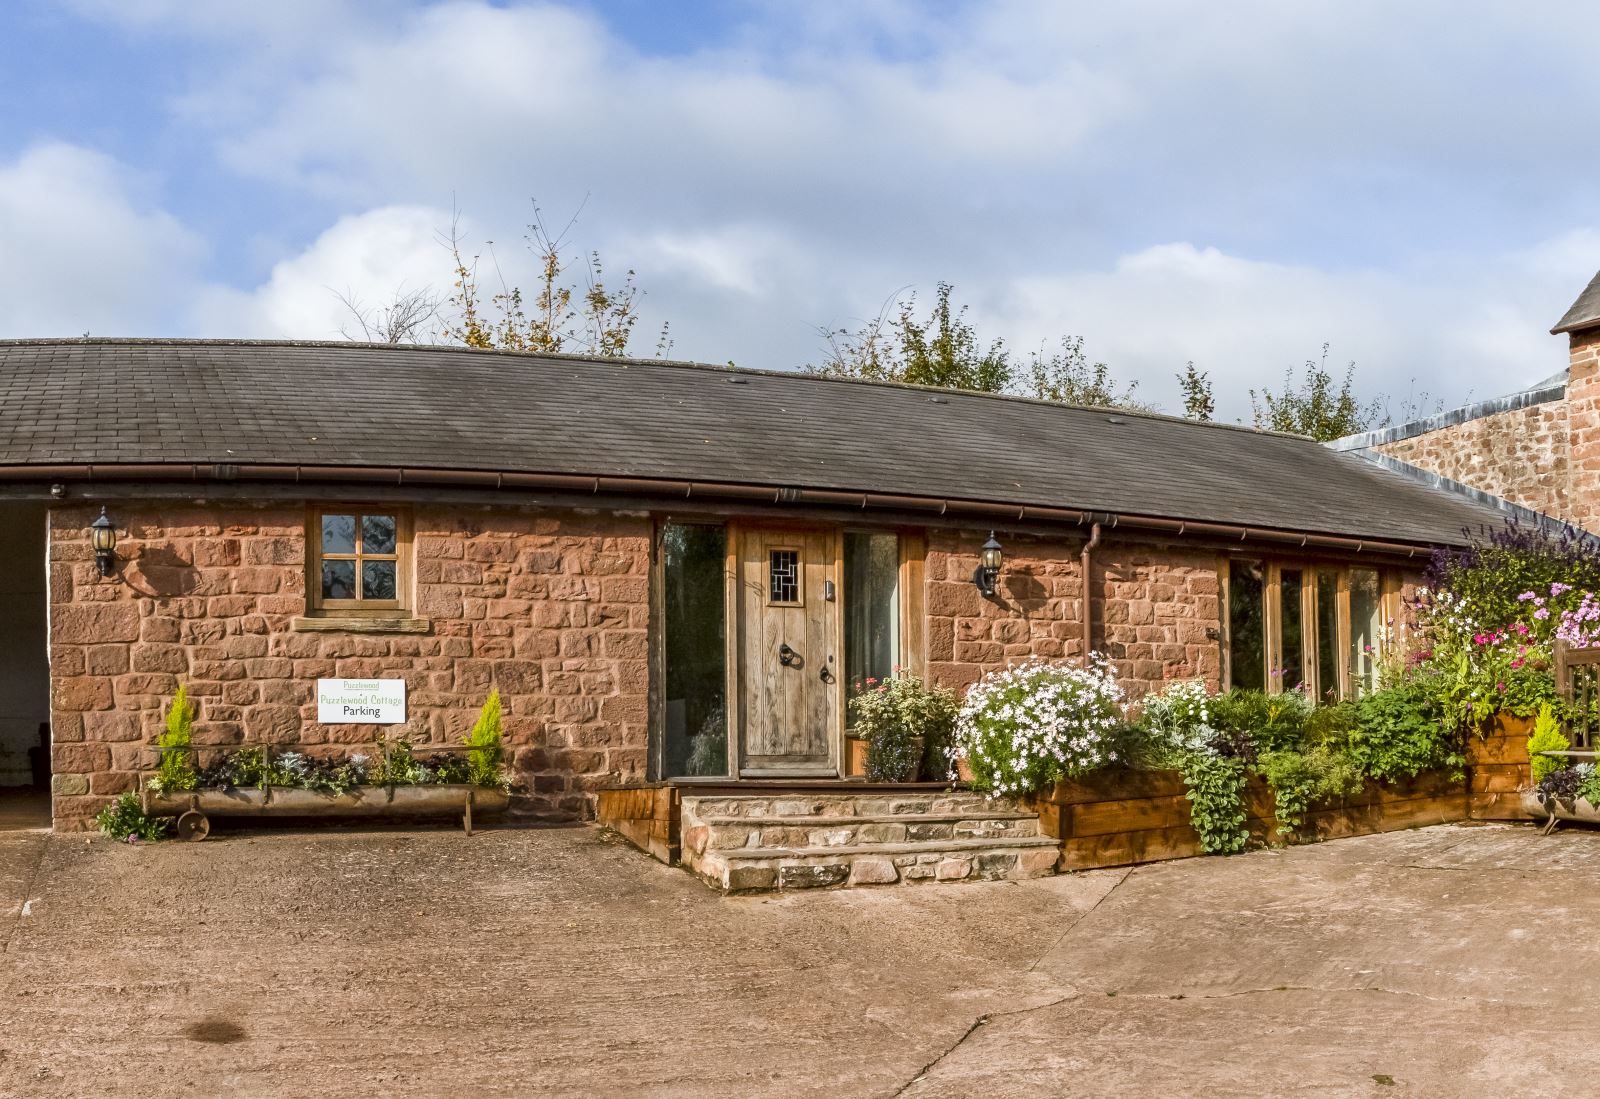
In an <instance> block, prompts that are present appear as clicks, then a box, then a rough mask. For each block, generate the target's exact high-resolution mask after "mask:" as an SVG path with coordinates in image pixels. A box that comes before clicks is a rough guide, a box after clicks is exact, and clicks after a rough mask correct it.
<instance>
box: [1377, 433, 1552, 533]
mask: <svg viewBox="0 0 1600 1099" xmlns="http://www.w3.org/2000/svg"><path fill="white" fill-rule="evenodd" d="M1355 454H1356V457H1358V458H1362V459H1365V460H1366V461H1368V462H1371V463H1372V464H1373V465H1376V466H1381V467H1382V468H1384V469H1386V470H1388V471H1389V472H1390V473H1396V474H1399V475H1400V476H1402V477H1409V478H1410V479H1411V480H1413V481H1421V482H1422V483H1423V484H1425V485H1431V486H1432V487H1434V488H1436V489H1441V490H1443V491H1445V492H1453V493H1455V494H1456V495H1457V496H1465V497H1467V498H1468V499H1469V500H1475V501H1477V502H1478V503H1480V504H1484V505H1486V506H1488V507H1492V508H1494V509H1496V510H1497V511H1502V512H1504V513H1505V514H1506V516H1507V517H1508V518H1512V519H1515V520H1517V521H1518V522H1520V523H1528V524H1530V525H1532V526H1539V527H1552V528H1560V527H1565V526H1568V525H1569V524H1568V523H1567V521H1566V520H1565V519H1557V518H1555V517H1554V516H1551V515H1546V514H1545V513H1544V512H1542V511H1534V510H1533V509H1532V508H1529V507H1523V506H1522V505H1521V504H1514V503H1512V502H1511V501H1510V500H1507V499H1506V498H1505V497H1504V496H1496V495H1495V494H1494V493H1492V492H1484V491H1483V490H1482V489H1478V488H1473V487H1472V486H1471V485H1464V484H1462V483H1461V482H1460V481H1452V480H1451V479H1450V478H1448V477H1441V476H1439V475H1438V474H1437V473H1433V472H1431V471H1429V470H1426V469H1419V468H1418V467H1417V466H1414V465H1411V464H1410V463H1409V462H1402V461H1401V460H1400V459H1398V458H1393V457H1390V456H1389V455H1387V454H1384V453H1383V452H1382V451H1377V450H1359V451H1356V452H1355Z"/></svg>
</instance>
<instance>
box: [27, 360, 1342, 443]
mask: <svg viewBox="0 0 1600 1099" xmlns="http://www.w3.org/2000/svg"><path fill="white" fill-rule="evenodd" d="M57 346H67V347H83V346H104V347H121V346H128V347H293V348H330V349H337V350H361V351H404V352H411V351H437V352H448V353H451V354H468V355H498V356H503V357H505V358H510V359H523V360H529V361H548V362H574V363H593V364H596V365H603V366H635V365H637V366H665V367H672V368H674V369H682V370H704V371H714V372H718V373H724V374H747V375H752V376H755V377H768V378H781V379H784V380H806V381H814V382H834V383H841V384H847V385H864V386H875V387H878V388H882V389H909V390H913V391H920V392H925V393H936V394H941V395H951V394H954V395H956V396H960V397H977V398H984V399H987V400H994V401H1008V402H1012V403H1016V404H1031V405H1042V406H1045V407H1047V408H1065V409H1072V410H1075V411H1078V412H1095V413H1105V414H1109V415H1113V416H1132V417H1137V418H1139V419H1145V420H1157V421H1163V422H1166V423H1179V424H1188V425H1190V426H1193V427H1199V428H1218V429H1221V430H1224V431H1242V432H1244V433H1246V434H1249V435H1267V436H1273V437H1277V438H1283V439H1297V440H1301V441H1304V442H1315V441H1316V440H1315V439H1313V438H1311V436H1309V435H1301V434H1298V433H1295V432H1292V431H1275V430H1272V429H1270V428H1261V427H1253V426H1250V425H1247V424H1242V423H1232V424H1230V423H1224V422H1222V421H1218V420H1195V419H1190V418H1189V417H1187V416H1175V415H1173V414H1171V413H1167V412H1157V411H1155V410H1154V409H1144V408H1124V407H1122V406H1120V405H1085V404H1071V403H1068V402H1066V401H1052V400H1048V399H1046V398H1043V397H1029V396H1027V395H1025V394H1021V393H993V392H990V391H988V390H982V389H958V388H954V387H951V386H941V385H927V384H924V383H922V382H905V381H896V380H894V379H890V378H851V377H844V376H841V375H836V374H826V373H822V372H819V371H812V370H807V369H804V368H799V369H792V370H782V369H776V368H773V367H755V366H739V365H738V364H736V363H733V362H728V363H709V362H702V361H699V360H696V359H666V358H654V357H651V358H641V357H638V356H632V355H596V354H591V353H578V352H571V351H514V350H508V349H506V348H500V347H466V346H464V345H462V344H451V343H439V344H432V343H374V342H370V341H364V340H266V339H216V338H204V337H186V336H126V337H124V336H51V337H44V338H40V339H0V349H3V348H8V347H57Z"/></svg>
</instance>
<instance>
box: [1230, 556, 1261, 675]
mask: <svg viewBox="0 0 1600 1099" xmlns="http://www.w3.org/2000/svg"><path fill="white" fill-rule="evenodd" d="M1265 591H1266V584H1265V581H1264V579H1263V573H1262V568H1261V562H1260V561H1230V562H1229V563H1228V669H1229V673H1230V674H1231V676H1232V678H1233V685H1234V686H1235V687H1240V688H1246V689H1249V690H1256V691H1260V690H1264V689H1265V688H1266V663H1267V659H1266V649H1265V644H1264V641H1265V639H1264V637H1263V634H1262V629H1261V626H1262V622H1263V620H1264V615H1263V614H1262V607H1261V603H1262V595H1263V593H1264V592H1265Z"/></svg>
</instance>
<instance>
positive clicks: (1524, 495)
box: [1373, 389, 1600, 517]
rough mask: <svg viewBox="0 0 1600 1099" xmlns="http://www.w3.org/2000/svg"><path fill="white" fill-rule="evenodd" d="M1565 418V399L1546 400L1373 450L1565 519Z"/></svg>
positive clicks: (1569, 505) (1569, 502) (1568, 510)
mask: <svg viewBox="0 0 1600 1099" xmlns="http://www.w3.org/2000/svg"><path fill="white" fill-rule="evenodd" d="M1568 392H1569V394H1570V392H1571V390H1570V389H1569V391H1568ZM1568 416H1569V401H1565V400H1562V401H1549V402H1546V403H1545V404H1537V405H1529V406H1527V407H1526V408H1516V409H1512V410H1511V411H1509V412H1497V413H1494V414H1493V415H1489V416H1482V417H1479V418H1478V419H1476V420H1468V421H1467V422H1466V423H1461V424H1456V425H1454V426H1452V427H1444V428H1440V429H1438V430H1437V431H1429V432H1427V433H1425V434H1422V435H1416V436H1413V437H1412V438H1410V439H1401V440H1399V441H1397V442H1393V443H1384V444H1382V445H1380V446H1377V447H1374V448H1373V449H1374V450H1377V451H1378V452H1380V453H1382V454H1387V455H1389V456H1390V457H1392V458H1397V459H1399V460H1400V461H1402V462H1405V463H1407V464H1409V465H1413V466H1416V467H1417V468H1418V469H1425V470H1427V471H1428V472H1429V473H1436V474H1438V475H1439V476H1441V477H1448V478H1450V479H1451V480H1452V481H1459V482H1461V483H1462V484H1464V485H1469V486H1471V487H1472V488H1475V489H1480V490H1481V491H1483V492H1491V493H1494V494H1495V495H1496V496H1501V497H1504V498H1505V499H1507V500H1510V501H1511V502H1512V503H1516V504H1521V505H1522V506H1523V507H1528V508H1532V509H1534V510H1535V511H1540V512H1543V513H1544V514H1546V515H1554V516H1558V517H1566V516H1569V515H1571V514H1572V513H1573V504H1574V501H1573V499H1572V497H1571V495H1570V493H1569V469H1568V453H1569V447H1568V434H1567V433H1568ZM1591 416H1592V413H1591ZM1597 456H1600V452H1597ZM1574 460H1576V456H1574Z"/></svg>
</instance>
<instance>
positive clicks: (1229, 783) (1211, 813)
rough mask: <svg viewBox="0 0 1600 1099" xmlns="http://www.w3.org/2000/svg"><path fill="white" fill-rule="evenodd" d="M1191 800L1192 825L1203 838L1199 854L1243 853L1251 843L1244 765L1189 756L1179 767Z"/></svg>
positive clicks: (1206, 755) (1231, 760)
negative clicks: (1246, 805) (1246, 808)
mask: <svg viewBox="0 0 1600 1099" xmlns="http://www.w3.org/2000/svg"><path fill="white" fill-rule="evenodd" d="M1179 770H1181V771H1182V772H1183V784H1184V786H1185V787H1187V794H1186V796H1187V797H1188V799H1189V823H1190V824H1191V825H1193V826H1194V830H1195V831H1196V832H1198V833H1199V834H1200V850H1202V851H1204V852H1205V853H1206V854H1208V855H1231V854H1233V853H1234V852H1236V851H1243V850H1244V848H1245V844H1246V843H1248V842H1249V840H1250V831H1249V829H1248V828H1246V827H1245V821H1246V819H1247V818H1248V814H1247V813H1246V812H1245V806H1244V790H1245V773H1246V768H1245V764H1244V761H1243V760H1241V759H1237V758H1226V757H1223V756H1217V755H1212V754H1211V753H1209V752H1190V753H1188V754H1187V755H1185V756H1184V757H1183V760H1182V762H1181V763H1180V765H1179Z"/></svg>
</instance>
